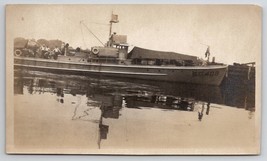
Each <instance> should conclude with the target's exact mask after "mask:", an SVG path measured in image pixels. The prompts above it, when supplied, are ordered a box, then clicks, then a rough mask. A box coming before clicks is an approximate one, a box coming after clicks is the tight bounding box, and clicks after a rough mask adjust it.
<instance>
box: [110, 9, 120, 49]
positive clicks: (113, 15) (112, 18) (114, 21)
mask: <svg viewBox="0 0 267 161" xmlns="http://www.w3.org/2000/svg"><path fill="white" fill-rule="evenodd" d="M118 22H119V20H118V15H115V14H113V11H112V13H111V19H110V21H109V23H110V26H109V43H108V46H111V37H112V24H113V23H118Z"/></svg>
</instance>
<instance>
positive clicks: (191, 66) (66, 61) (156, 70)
mask: <svg viewBox="0 0 267 161" xmlns="http://www.w3.org/2000/svg"><path fill="white" fill-rule="evenodd" d="M113 18H114V17H113V15H112V19H111V21H110V27H111V26H112V23H116V22H118V21H117V20H113ZM111 33H112V32H111V28H110V35H109V36H110V38H109V41H108V42H107V43H106V44H105V45H104V44H103V43H102V42H101V43H102V44H103V45H104V46H103V47H99V46H95V47H92V49H91V51H90V52H89V53H88V52H81V50H80V48H79V49H77V50H76V51H75V52H74V53H75V54H74V55H73V54H72V55H71V56H68V52H67V51H69V50H68V46H65V47H64V55H57V56H56V57H53V58H54V59H56V60H52V59H47V57H44V56H42V54H44V53H42V52H43V51H40V52H41V53H40V54H38V53H39V52H36V53H35V54H30V55H32V57H23V56H22V54H21V53H22V52H21V51H20V49H18V48H17V49H16V48H15V49H14V51H15V57H14V67H15V68H20V69H21V68H27V69H31V70H41V71H50V72H58V73H71V74H74V73H75V74H81V75H104V76H112V77H122V78H134V79H145V80H157V81H168V82H183V83H194V84H205V85H220V84H221V82H222V80H223V78H224V75H225V73H226V69H227V66H226V65H222V64H219V63H215V62H212V63H210V62H205V63H204V62H203V61H200V60H199V59H198V58H197V57H196V56H190V55H185V54H179V53H174V52H161V51H154V50H148V49H142V48H138V47H135V48H134V49H133V50H132V51H131V52H129V53H128V44H127V37H126V36H125V35H117V34H115V33H114V34H111ZM14 46H15V45H14ZM46 53H49V52H46ZM30 55H28V56H30ZM38 55H41V56H38ZM44 55H45V54H44ZM49 55H50V54H49ZM206 55H210V53H209V48H208V49H207V51H206ZM51 58H52V57H51Z"/></svg>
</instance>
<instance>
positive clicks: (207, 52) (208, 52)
mask: <svg viewBox="0 0 267 161" xmlns="http://www.w3.org/2000/svg"><path fill="white" fill-rule="evenodd" d="M209 56H210V47H209V46H208V48H207V51H206V53H205V58H206V57H209Z"/></svg>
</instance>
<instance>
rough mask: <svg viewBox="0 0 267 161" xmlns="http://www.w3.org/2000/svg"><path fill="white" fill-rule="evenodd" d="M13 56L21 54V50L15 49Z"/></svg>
mask: <svg viewBox="0 0 267 161" xmlns="http://www.w3.org/2000/svg"><path fill="white" fill-rule="evenodd" d="M14 54H15V56H21V54H22V52H21V51H20V50H19V49H16V50H15V53H14Z"/></svg>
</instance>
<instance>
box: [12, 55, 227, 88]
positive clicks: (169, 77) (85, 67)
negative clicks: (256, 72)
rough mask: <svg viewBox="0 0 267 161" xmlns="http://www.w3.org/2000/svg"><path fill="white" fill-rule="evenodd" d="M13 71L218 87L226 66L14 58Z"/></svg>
mask: <svg viewBox="0 0 267 161" xmlns="http://www.w3.org/2000/svg"><path fill="white" fill-rule="evenodd" d="M14 67H15V68H27V69H31V70H40V71H47V72H58V73H71V74H82V75H103V76H112V77H123V78H133V79H145V80H155V81H168V82H183V83H193V84H205V85H217V86H218V85H220V84H221V82H222V80H223V78H224V76H225V73H226V70H227V66H222V65H220V66H192V67H191V66H190V67H189V66H175V67H170V66H148V65H117V64H96V63H87V62H70V61H69V62H67V61H56V60H50V59H36V58H22V57H15V58H14Z"/></svg>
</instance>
